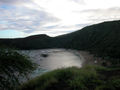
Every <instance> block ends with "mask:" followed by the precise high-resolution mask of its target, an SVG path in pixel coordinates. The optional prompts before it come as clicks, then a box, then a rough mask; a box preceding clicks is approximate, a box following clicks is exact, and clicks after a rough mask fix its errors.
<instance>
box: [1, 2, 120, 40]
mask: <svg viewBox="0 0 120 90" xmlns="http://www.w3.org/2000/svg"><path fill="white" fill-rule="evenodd" d="M112 20H120V0H0V38H19V37H26V36H30V35H36V34H47V35H49V36H57V35H62V34H66V33H70V32H73V31H76V30H80V29H81V28H83V27H85V26H89V25H92V24H96V23H100V22H104V21H112Z"/></svg>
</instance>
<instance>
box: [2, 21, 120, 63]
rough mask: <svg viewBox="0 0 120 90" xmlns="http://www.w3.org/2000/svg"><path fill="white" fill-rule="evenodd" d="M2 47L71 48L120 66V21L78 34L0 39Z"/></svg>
mask: <svg viewBox="0 0 120 90" xmlns="http://www.w3.org/2000/svg"><path fill="white" fill-rule="evenodd" d="M0 45H6V46H9V47H16V48H18V49H45V48H69V49H77V50H89V51H90V52H92V53H94V54H95V55H97V56H101V57H103V58H104V59H106V60H107V59H109V60H110V61H113V59H116V60H115V61H114V62H112V63H114V64H120V54H119V53H120V21H110V22H103V23H100V24H95V25H91V26H87V27H85V28H83V29H81V30H78V31H76V32H72V33H69V34H65V35H61V36H57V37H49V36H47V35H44V34H43V35H35V36H30V37H26V38H20V39H0Z"/></svg>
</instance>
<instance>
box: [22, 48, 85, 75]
mask: <svg viewBox="0 0 120 90" xmlns="http://www.w3.org/2000/svg"><path fill="white" fill-rule="evenodd" d="M21 52H22V53H23V54H26V55H28V56H29V57H30V58H31V60H32V61H33V62H35V63H37V64H38V65H39V67H38V68H37V69H36V70H35V71H34V72H33V73H32V74H31V76H32V77H35V76H38V75H40V74H42V73H44V72H47V71H50V70H54V69H57V68H63V67H72V66H77V67H81V66H82V63H83V61H84V58H83V57H82V56H81V55H80V54H79V53H78V52H77V51H74V50H65V49H46V50H25V51H21ZM42 54H46V55H48V56H47V57H43V55H42Z"/></svg>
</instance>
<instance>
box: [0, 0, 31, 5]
mask: <svg viewBox="0 0 120 90" xmlns="http://www.w3.org/2000/svg"><path fill="white" fill-rule="evenodd" d="M25 2H31V0H0V4H21V3H25Z"/></svg>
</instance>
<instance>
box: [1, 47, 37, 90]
mask: <svg viewBox="0 0 120 90" xmlns="http://www.w3.org/2000/svg"><path fill="white" fill-rule="evenodd" d="M34 68H35V64H33V63H32V62H31V61H30V60H29V58H27V57H26V56H23V55H21V54H19V53H18V52H16V51H15V50H12V49H8V48H0V90H14V89H15V88H16V87H17V86H18V85H19V84H20V82H19V78H20V77H24V76H25V75H27V74H28V73H30V72H31V71H32V70H33V69H34Z"/></svg>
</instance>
